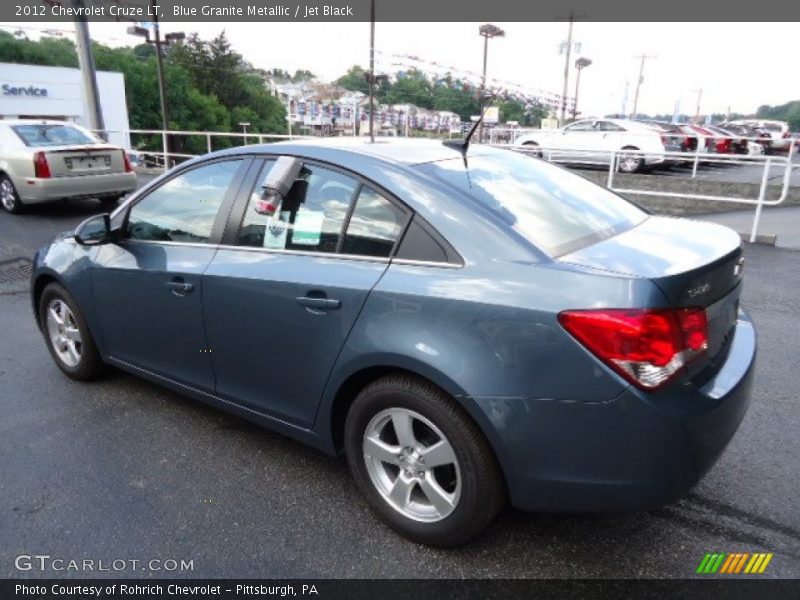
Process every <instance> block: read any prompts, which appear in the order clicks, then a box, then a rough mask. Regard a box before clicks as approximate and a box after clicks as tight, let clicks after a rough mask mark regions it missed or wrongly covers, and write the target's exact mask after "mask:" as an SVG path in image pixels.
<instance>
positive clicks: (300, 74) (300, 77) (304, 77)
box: [292, 69, 317, 82]
mask: <svg viewBox="0 0 800 600" xmlns="http://www.w3.org/2000/svg"><path fill="white" fill-rule="evenodd" d="M316 78H317V76H316V75H314V74H313V73H312V72H311V71H309V70H307V69H298V70H297V71H295V72H294V75H292V81H295V82H297V81H311V80H312V79H316Z"/></svg>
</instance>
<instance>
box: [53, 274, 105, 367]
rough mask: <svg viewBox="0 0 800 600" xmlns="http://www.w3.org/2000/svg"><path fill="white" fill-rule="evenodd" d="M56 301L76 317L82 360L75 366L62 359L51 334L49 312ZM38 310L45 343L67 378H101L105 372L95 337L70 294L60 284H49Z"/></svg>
mask: <svg viewBox="0 0 800 600" xmlns="http://www.w3.org/2000/svg"><path fill="white" fill-rule="evenodd" d="M54 300H61V301H62V302H63V303H65V304H66V305H67V307H68V308H69V310H70V311H71V312H72V315H73V316H74V320H75V324H76V325H77V328H78V331H79V332H80V336H81V347H80V360H79V361H78V363H77V364H76V365H74V366H70V365H68V364H67V363H65V362H64V360H62V359H61V357H60V356H59V355H58V353H57V352H56V349H55V347H54V345H53V340H52V339H51V336H50V334H49V330H48V322H47V311H48V306H49V305H50V303H51V302H53V301H54ZM38 309H39V323H40V325H41V329H42V334H43V335H44V339H45V343H46V344H47V349H48V350H49V351H50V355H51V356H52V357H53V360H54V361H55V363H56V365H58V368H59V369H61V370H62V371H63V372H64V374H65V375H67V377H70V378H71V379H75V380H77V381H90V380H92V379H96V378H97V377H99V376H100V374H101V373H102V372H103V360H102V359H101V358H100V353H99V352H98V350H97V345H96V344H95V341H94V337H92V333H91V331H89V326H88V325H87V324H86V319H85V318H84V316H83V313H82V312H81V311H80V309H79V308H78V305H77V303H76V302H75V300H74V299H73V298H72V296H71V295H70V294H69V292H67V290H65V289H64V288H63V286H61V285H60V284H58V283H49V284H48V285H47V286H46V287H45V288H44V290H43V291H42V296H41V298H40V299H39V307H38Z"/></svg>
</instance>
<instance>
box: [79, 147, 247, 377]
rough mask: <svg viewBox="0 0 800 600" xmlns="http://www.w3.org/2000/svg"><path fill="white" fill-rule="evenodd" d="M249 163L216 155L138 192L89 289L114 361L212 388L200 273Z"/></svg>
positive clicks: (98, 259) (100, 253)
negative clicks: (204, 328) (92, 290)
mask: <svg viewBox="0 0 800 600" xmlns="http://www.w3.org/2000/svg"><path fill="white" fill-rule="evenodd" d="M250 162H252V161H251V159H244V158H233V159H225V160H216V161H212V162H207V163H203V164H200V165H197V166H193V167H190V168H188V169H184V170H182V171H179V172H177V173H176V174H175V175H174V176H172V177H171V178H169V179H167V180H165V181H164V182H163V183H162V184H161V185H159V186H158V187H156V188H155V189H153V190H151V191H149V192H148V193H146V194H145V195H143V196H142V197H141V198H138V199H137V200H136V201H135V203H133V204H132V205H131V206H130V208H129V210H128V211H127V213H126V214H125V215H124V219H123V223H122V225H121V229H122V231H121V234H120V236H121V237H120V239H119V240H118V241H117V242H116V243H113V244H107V245H104V246H101V247H100V249H99V251H98V255H97V257H96V259H95V268H94V269H93V270H92V279H93V289H94V298H95V305H96V307H97V314H98V317H99V321H100V327H101V331H102V335H103V341H104V347H105V349H106V352H107V354H108V355H109V357H110V358H111V359H112V361H115V362H121V363H123V364H126V365H132V366H135V367H138V368H140V369H144V370H146V371H149V372H152V373H155V374H158V375H161V376H163V377H167V378H170V379H173V380H176V381H178V382H181V383H183V384H185V385H189V386H192V387H195V388H198V389H202V390H206V391H213V389H214V377H213V372H212V368H211V360H210V358H209V352H208V343H207V341H206V337H205V334H204V331H203V304H202V297H203V290H202V274H203V271H205V269H206V267H207V266H208V264H209V263H210V262H211V258H212V257H213V256H214V252H216V250H217V243H218V242H219V240H220V238H221V236H222V231H223V229H224V225H225V219H226V217H227V214H228V212H229V211H230V209H231V206H232V204H233V201H234V199H235V195H236V192H237V191H238V186H239V185H240V184H241V181H242V179H243V176H244V173H245V172H246V169H247V167H248V164H249V163H250Z"/></svg>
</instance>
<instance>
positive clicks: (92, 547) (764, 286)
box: [0, 201, 800, 578]
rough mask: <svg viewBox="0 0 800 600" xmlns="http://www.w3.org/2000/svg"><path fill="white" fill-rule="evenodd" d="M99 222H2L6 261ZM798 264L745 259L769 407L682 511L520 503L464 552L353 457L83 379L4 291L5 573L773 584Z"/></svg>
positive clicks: (791, 571)
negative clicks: (753, 563) (399, 526)
mask: <svg viewBox="0 0 800 600" xmlns="http://www.w3.org/2000/svg"><path fill="white" fill-rule="evenodd" d="M98 211H99V205H98V204H97V203H95V202H92V201H83V202H76V203H69V204H57V205H50V206H47V207H36V208H35V209H33V210H31V211H30V212H28V213H27V214H25V215H22V216H19V217H15V216H11V215H8V214H7V213H4V212H0V261H2V260H4V259H8V258H12V257H17V256H30V255H31V254H32V251H33V249H34V248H35V247H36V246H38V245H40V244H42V243H44V242H46V241H47V240H49V238H50V237H52V235H53V234H54V233H56V232H58V231H61V230H64V229H68V228H70V227H72V226H74V225H75V224H76V223H77V222H79V221H80V220H82V219H83V218H85V217H86V216H88V215H90V214H92V213H94V212H98ZM799 259H800V253H798V252H796V251H792V250H787V249H781V248H770V247H764V246H753V247H748V248H747V249H746V260H747V262H746V270H745V291H744V299H743V305H744V306H745V307H746V309H747V310H749V311H750V313H751V315H752V316H753V318H754V320H755V323H756V326H757V328H758V333H759V344H760V348H759V352H760V355H759V362H758V366H757V371H756V379H755V384H754V392H753V399H752V404H751V407H750V410H749V412H748V414H747V415H746V417H745V419H744V422H743V423H742V426H741V428H740V430H739V432H738V434H737V435H736V437H735V438H734V439H733V441H732V443H731V444H730V446H729V447H728V449H727V451H726V452H725V454H724V455H723V457H722V459H721V460H720V462H719V463H718V464H717V465H716V466H715V467H714V468H713V469H712V471H711V472H710V473H709V474H708V476H707V477H706V478H705V479H704V480H703V481H702V482H701V483H700V484H699V485H698V486H697V488H696V489H695V490H693V491H692V492H691V493H690V494H689V495H688V496H687V497H686V498H685V499H684V500H682V501H680V502H678V503H676V504H673V505H670V506H667V507H664V508H661V509H658V510H652V511H646V512H637V513H631V514H617V515H562V514H548V515H541V514H539V515H531V514H524V513H520V512H517V511H511V510H508V511H506V512H505V513H504V514H503V515H501V517H500V518H499V519H498V520H497V521H496V522H495V523H494V525H493V526H492V527H491V528H490V529H489V530H488V532H487V533H486V534H484V535H483V536H481V537H480V538H478V539H477V540H476V541H475V542H474V543H472V544H470V545H468V546H466V547H464V548H460V549H457V550H452V551H442V550H435V549H431V548H427V547H422V546H418V545H416V544H413V543H411V542H408V541H406V540H405V539H404V538H401V537H399V536H397V535H396V534H394V533H392V532H391V531H390V530H388V529H387V528H385V527H384V526H383V525H381V524H380V523H379V522H378V521H377V520H376V519H375V518H374V517H373V516H372V514H371V513H370V511H369V510H368V509H367V507H366V506H365V504H364V502H362V500H361V498H360V496H359V495H358V493H357V491H356V490H355V487H354V486H353V485H352V484H351V482H350V479H349V476H348V473H347V469H346V467H345V465H344V463H343V462H342V461H340V460H337V459H334V458H331V457H328V456H326V455H323V454H321V453H318V452H316V451H314V450H311V449H309V448H306V447H305V446H302V445H300V444H298V443H295V442H293V441H290V440H288V439H286V438H284V437H282V436H280V435H277V434H274V433H272V432H269V431H265V430H262V429H259V428H257V427H256V426H254V425H251V424H250V423H248V422H246V421H243V420H241V419H238V418H236V417H232V416H229V415H227V414H225V413H222V412H220V411H217V410H214V409H211V408H208V407H206V406H204V405H201V404H199V403H197V402H194V401H192V400H189V399H187V398H184V397H182V396H180V395H178V394H176V393H173V392H170V391H167V390H164V389H162V388H159V387H157V386H155V385H153V384H150V383H147V382H145V381H142V380H140V379H137V378H135V377H133V376H130V375H127V374H124V373H122V372H119V371H115V370H110V371H109V373H108V374H107V376H106V377H105V378H104V379H102V380H101V381H99V382H96V383H92V384H79V383H76V382H73V381H71V380H69V379H67V378H66V377H65V376H64V375H62V373H61V372H60V371H59V370H58V369H57V367H56V366H55V364H53V362H52V360H51V358H50V356H49V354H48V353H47V350H46V348H45V345H44V342H43V340H42V338H41V335H40V334H39V332H38V330H37V329H36V326H35V324H34V321H33V316H32V314H31V308H30V303H29V300H28V296H27V293H26V292H25V291H24V288H25V282H24V281H22V282H16V283H14V282H12V284H11V285H6V286H0V340H1V341H0V404H1V405H2V406H3V409H4V411H3V416H2V418H0V540H2V542H3V543H2V544H0V577H19V576H40V577H45V576H54V575H55V576H59V577H61V576H72V577H76V576H79V575H80V573H74V572H59V573H53V572H51V571H48V572H39V571H29V572H24V573H21V572H20V571H17V570H16V569H15V566H14V559H15V557H16V556H17V555H19V554H47V555H50V556H52V557H60V558H64V559H67V560H69V559H76V560H80V559H84V558H86V559H94V560H100V559H102V560H104V561H109V562H110V561H112V560H115V559H139V560H143V561H146V560H150V559H161V560H165V559H175V560H178V561H180V560H181V559H183V560H192V561H193V565H194V569H193V571H191V572H171V573H169V575H171V576H186V577H209V578H211V577H270V578H281V577H298V578H309V577H455V578H462V577H692V576H693V575H694V572H695V569H696V567H697V565H698V563H699V562H700V560H701V559H702V558H703V556H704V554H705V553H707V552H726V553H727V552H773V553H774V558H773V560H772V562H771V563H770V566H769V568H768V569H767V572H766V573H765V574H764V575H761V576H760V577H800V502H798V498H799V497H800V483H798V482H800V460H798V457H800V436H798V431H800V406H798V390H799V389H800V374H798V371H797V357H796V354H797V340H798V339H800V297H798V285H797V282H798V281H800V260H799ZM15 286H16V287H15ZM15 290H16V291H15ZM93 575H95V576H104V575H122V576H128V577H149V576H154V577H155V576H164V575H165V573H164V572H163V571H161V572H159V571H145V572H141V571H137V570H133V569H130V570H124V571H122V572H117V573H94V574H93Z"/></svg>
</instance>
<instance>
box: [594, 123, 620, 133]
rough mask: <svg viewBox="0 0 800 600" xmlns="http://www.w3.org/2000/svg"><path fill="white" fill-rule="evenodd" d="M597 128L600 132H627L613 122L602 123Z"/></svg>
mask: <svg viewBox="0 0 800 600" xmlns="http://www.w3.org/2000/svg"><path fill="white" fill-rule="evenodd" d="M597 128H598V129H599V130H600V131H625V130H624V129H623V128H622V127H620V126H619V125H617V124H616V123H612V122H611V121H600V122H599V123H598V125H597Z"/></svg>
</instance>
